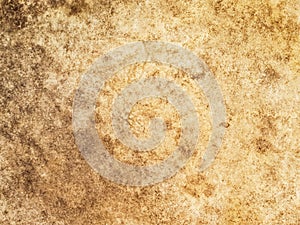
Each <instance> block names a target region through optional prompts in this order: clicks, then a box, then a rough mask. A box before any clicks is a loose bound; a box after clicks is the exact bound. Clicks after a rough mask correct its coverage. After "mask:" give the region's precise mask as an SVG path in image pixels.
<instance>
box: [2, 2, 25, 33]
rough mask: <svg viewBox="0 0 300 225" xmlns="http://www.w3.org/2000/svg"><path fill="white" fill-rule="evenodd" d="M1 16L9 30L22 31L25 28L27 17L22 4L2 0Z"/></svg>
mask: <svg viewBox="0 0 300 225" xmlns="http://www.w3.org/2000/svg"><path fill="white" fill-rule="evenodd" d="M1 9H2V10H1V14H2V17H3V19H4V20H5V21H6V22H7V23H8V25H9V26H10V27H11V29H22V28H24V27H25V25H26V22H27V17H26V15H25V10H24V4H22V3H20V2H19V1H18V0H3V1H2V3H1Z"/></svg>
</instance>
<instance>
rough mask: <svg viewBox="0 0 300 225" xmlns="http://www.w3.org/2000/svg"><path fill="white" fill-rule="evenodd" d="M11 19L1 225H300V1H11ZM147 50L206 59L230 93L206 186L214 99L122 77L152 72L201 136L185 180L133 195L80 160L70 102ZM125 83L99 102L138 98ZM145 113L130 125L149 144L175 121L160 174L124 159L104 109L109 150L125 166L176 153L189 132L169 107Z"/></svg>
mask: <svg viewBox="0 0 300 225" xmlns="http://www.w3.org/2000/svg"><path fill="white" fill-rule="evenodd" d="M0 11H1V13H0V23H1V24H0V27H1V28H0V35H1V36H0V54H1V56H0V79H1V80H0V88H1V89H0V113H1V114H0V121H1V122H0V146H1V152H0V224H174V225H175V224H295V225H296V224H300V216H299V215H300V187H299V186H300V174H299V170H300V162H299V160H300V148H299V133H300V128H299V124H300V123H299V111H300V104H299V86H300V80H299V79H300V78H299V75H300V54H299V52H300V37H299V34H300V2H299V1H297V0H288V1H277V0H272V1H258V0H255V1H245V0H244V1H236V0H228V1H225V0H224V1H221V0H216V1H212V0H209V1H156V0H155V1H150V0H149V1H140V2H137V1H113V2H111V3H109V2H108V1H93V0H89V1H88V0H86V1H84V0H81V1H69V0H68V1H65V0H49V1H47V2H46V1H38V0H30V1H21V0H2V1H1V10H0ZM139 40H161V41H167V42H174V43H178V44H180V45H182V46H183V47H185V48H187V49H189V50H191V51H192V52H194V53H195V54H197V55H198V56H199V57H200V58H202V59H203V60H204V61H205V62H206V63H207V64H208V66H209V67H210V69H211V70H212V72H213V73H214V75H215V77H216V79H217V81H218V83H219V85H220V87H221V89H222V92H223V96H224V99H225V103H226V110H227V116H228V118H227V119H228V121H227V123H228V124H227V125H228V127H227V131H226V135H225V137H224V142H223V145H222V148H221V149H220V152H219V154H218V157H217V159H216V161H215V162H214V164H213V166H211V167H210V168H209V169H207V170H206V171H205V172H203V173H198V172H197V170H196V168H197V167H198V164H199V162H200V160H201V154H202V152H203V151H202V150H203V149H204V148H205V143H206V142H207V140H208V137H209V131H210V121H209V111H208V108H207V103H206V100H205V97H203V94H202V92H201V91H199V90H198V91H197V90H196V89H195V88H194V86H193V83H192V81H190V80H189V79H188V78H187V76H185V75H184V74H180V72H178V71H177V72H176V71H171V72H170V71H169V70H172V69H170V68H164V67H163V66H162V65H156V64H146V65H136V66H134V67H133V68H127V69H124V71H123V72H122V73H121V72H120V74H119V75H117V76H119V77H122V76H127V77H129V79H128V80H125V81H126V82H129V81H130V79H131V78H132V77H135V76H137V77H138V75H136V74H139V73H142V72H143V71H144V73H147V74H154V73H156V74H157V72H159V73H160V74H169V75H168V76H173V75H174V74H175V75H176V73H177V74H178V73H179V76H177V78H176V79H178V80H177V81H178V82H179V83H181V84H182V85H186V87H188V89H189V93H190V94H191V96H192V98H193V99H194V100H195V105H196V106H197V109H198V112H199V118H200V121H202V123H201V125H202V126H203V127H201V129H202V133H201V135H200V139H199V151H197V152H198V154H195V155H194V157H193V158H192V159H191V160H190V161H189V163H188V164H187V165H186V167H185V168H183V169H182V170H180V171H179V173H178V174H177V175H176V176H174V177H173V178H171V179H168V180H166V181H165V182H163V183H160V184H158V185H154V186H150V187H143V188H132V187H125V186H120V185H117V184H114V183H111V182H110V181H107V180H105V179H103V178H102V177H101V176H99V175H98V174H97V173H96V172H94V171H93V170H92V169H91V168H90V167H89V166H88V164H87V163H86V161H85V160H84V159H83V158H82V157H81V155H80V152H79V150H78V149H77V147H76V145H75V142H74V137H73V133H72V126H71V124H72V100H73V96H74V93H75V90H76V88H77V86H78V82H79V79H80V76H81V75H82V74H83V72H84V71H85V70H87V69H88V67H89V66H90V65H91V64H92V63H93V62H94V60H95V59H96V58H97V57H99V56H100V55H102V54H104V53H105V52H107V51H109V50H111V49H112V48H115V47H118V46H120V45H123V44H126V43H128V42H133V41H139ZM172 74H173V75H172ZM173 77H174V79H175V77H176V76H173ZM115 79H116V80H117V81H118V82H119V83H116V84H114V83H113V82H111V83H108V84H107V86H106V88H107V89H106V92H103V93H100V95H99V101H100V102H101V100H102V101H104V102H106V103H109V101H111V96H112V94H111V93H114V91H116V90H115V89H118V86H116V85H120V86H119V87H122V86H124V85H126V82H125V81H122V79H121V80H118V79H119V78H115ZM116 87H117V88H116ZM141 104H142V105H138V106H137V107H136V108H135V109H133V113H132V114H133V117H132V118H133V119H132V128H133V129H134V131H135V132H136V134H137V135H141V136H143V135H147V134H146V133H147V130H143V127H145V126H144V125H145V124H143V122H141V123H139V121H146V120H147V119H149V118H151V117H152V116H155V113H158V114H161V113H162V111H161V110H163V109H167V110H166V112H165V113H163V114H164V116H165V118H166V121H168V124H169V127H168V132H169V134H170V135H169V136H168V138H169V139H168V140H166V142H165V147H162V148H161V149H160V150H159V149H158V150H157V152H156V153H155V154H154V155H150V156H148V157H150V158H149V159H148V160H149V161H147V157H145V155H143V156H137V155H134V153H128V152H127V150H129V151H130V149H124V148H121V149H120V148H119V147H118V148H117V147H116V148H113V146H114V145H117V146H119V144H118V143H116V141H115V140H113V138H112V137H113V134H112V133H111V132H109V122H110V121H105V115H107V113H109V111H107V110H106V111H105V109H103V111H102V109H101V107H100V108H99V107H98V108H97V112H98V114H97V115H98V117H97V118H98V119H99V120H98V130H99V136H100V137H101V138H102V139H103V140H104V141H105V142H107V143H108V146H112V147H111V148H110V149H109V151H110V152H112V154H114V155H115V157H116V158H118V159H119V160H124V161H130V160H131V159H132V157H134V160H133V161H131V163H137V164H144V163H146V162H148V163H155V162H156V160H161V159H163V158H164V157H165V156H166V155H167V154H168V152H170V151H171V150H172V148H170V146H176V138H178V135H177V136H176V132H178V129H180V126H179V123H178V121H179V119H178V118H177V116H176V110H174V109H172V107H170V106H168V104H167V103H165V102H163V100H157V99H156V100H155V99H154V100H153V101H152V102H150V103H149V104H148V105H147V104H146V103H141ZM143 104H146V106H145V105H143ZM159 105H163V106H165V108H164V107H161V106H160V107H158V106H159ZM142 106H143V107H142ZM144 107H148V108H146V109H145V108H144ZM151 108H153V110H154V111H153V112H151ZM139 112H148V114H147V113H144V114H143V113H139ZM167 112H168V113H167ZM139 116H142V117H141V118H140V117H139ZM101 118H102V119H101ZM139 118H140V120H139ZM103 119H104V120H103ZM101 126H105V127H107V130H106V129H105V130H104V129H101ZM105 132H106V133H105ZM168 146H169V147H168ZM130 154H131V155H130Z"/></svg>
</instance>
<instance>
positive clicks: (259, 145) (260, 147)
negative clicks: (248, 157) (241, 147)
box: [255, 137, 274, 154]
mask: <svg viewBox="0 0 300 225" xmlns="http://www.w3.org/2000/svg"><path fill="white" fill-rule="evenodd" d="M255 145H256V150H257V152H258V153H261V154H264V153H268V152H271V151H272V150H273V149H274V147H273V145H272V144H271V143H270V142H269V141H268V140H266V139H264V138H263V137H260V138H257V139H256V140H255Z"/></svg>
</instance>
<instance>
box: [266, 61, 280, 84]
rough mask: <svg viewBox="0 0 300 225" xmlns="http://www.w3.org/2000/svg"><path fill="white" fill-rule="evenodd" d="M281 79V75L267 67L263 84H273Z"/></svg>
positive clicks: (269, 66)
mask: <svg viewBox="0 0 300 225" xmlns="http://www.w3.org/2000/svg"><path fill="white" fill-rule="evenodd" d="M278 79H280V75H279V73H278V72H276V70H275V69H274V68H273V67H272V66H271V65H266V67H265V69H264V76H263V81H262V83H263V84H272V83H273V82H274V81H277V80H278Z"/></svg>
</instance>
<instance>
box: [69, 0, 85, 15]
mask: <svg viewBox="0 0 300 225" xmlns="http://www.w3.org/2000/svg"><path fill="white" fill-rule="evenodd" d="M87 8H88V4H86V2H85V1H84V0H78V1H73V2H72V3H71V5H70V6H69V9H70V12H69V15H70V16H74V15H77V14H79V13H81V12H83V11H85V10H86V9H87Z"/></svg>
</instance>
